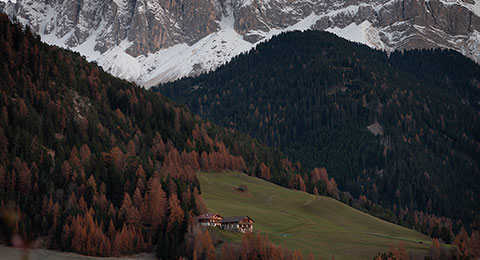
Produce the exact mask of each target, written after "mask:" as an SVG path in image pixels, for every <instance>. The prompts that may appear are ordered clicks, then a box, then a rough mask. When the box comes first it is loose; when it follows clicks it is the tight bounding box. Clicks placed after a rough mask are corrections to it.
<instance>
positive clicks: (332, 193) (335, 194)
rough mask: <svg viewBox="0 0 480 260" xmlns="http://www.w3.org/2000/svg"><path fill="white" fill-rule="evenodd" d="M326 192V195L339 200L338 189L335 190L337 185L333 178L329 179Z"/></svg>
mask: <svg viewBox="0 0 480 260" xmlns="http://www.w3.org/2000/svg"><path fill="white" fill-rule="evenodd" d="M327 192H328V195H330V196H332V197H334V198H335V199H339V198H340V197H339V192H338V188H337V183H336V182H335V180H334V179H333V178H331V179H330V181H329V182H328V185H327Z"/></svg>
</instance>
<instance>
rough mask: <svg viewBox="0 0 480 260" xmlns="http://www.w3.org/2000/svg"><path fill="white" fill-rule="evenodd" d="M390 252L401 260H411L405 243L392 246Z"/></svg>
mask: <svg viewBox="0 0 480 260" xmlns="http://www.w3.org/2000/svg"><path fill="white" fill-rule="evenodd" d="M390 252H391V253H392V256H393V257H396V259H400V260H410V255H409V254H408V252H407V250H405V247H404V245H403V243H400V244H398V245H397V246H394V245H392V246H390Z"/></svg>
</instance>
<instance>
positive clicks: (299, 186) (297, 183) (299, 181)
mask: <svg viewBox="0 0 480 260" xmlns="http://www.w3.org/2000/svg"><path fill="white" fill-rule="evenodd" d="M288 187H290V188H291V189H295V190H301V191H306V190H307V187H306V185H305V182H304V181H303V178H302V176H300V174H295V175H294V176H293V177H292V179H291V180H290V183H289V185H288Z"/></svg>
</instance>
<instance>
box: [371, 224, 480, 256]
mask: <svg viewBox="0 0 480 260" xmlns="http://www.w3.org/2000/svg"><path fill="white" fill-rule="evenodd" d="M443 243H444V242H443V241H442V240H439V239H437V238H433V239H432V244H431V245H430V250H429V253H428V255H427V256H426V257H425V260H475V259H478V257H480V232H478V231H473V232H472V234H471V235H470V236H469V235H468V233H467V232H466V231H465V230H464V229H461V231H460V232H459V234H458V235H457V236H456V237H455V241H454V245H455V246H454V247H449V248H447V247H445V246H444V244H443ZM410 259H412V257H411V254H410V253H409V252H407V250H405V247H404V246H403V244H399V245H396V246H391V247H390V250H389V252H387V253H379V254H378V255H377V256H376V257H375V258H374V260H410Z"/></svg>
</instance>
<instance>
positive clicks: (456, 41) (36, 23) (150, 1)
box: [0, 0, 480, 87]
mask: <svg viewBox="0 0 480 260" xmlns="http://www.w3.org/2000/svg"><path fill="white" fill-rule="evenodd" d="M0 10H3V11H4V12H5V13H7V14H8V15H9V16H10V17H11V18H15V19H17V20H19V21H20V22H22V23H23V24H26V25H29V26H30V28H31V29H32V30H33V31H35V32H37V33H38V34H39V35H41V36H42V40H43V41H45V42H47V43H50V44H55V45H58V46H62V47H66V48H69V49H72V50H75V51H78V52H80V53H81V54H82V55H85V56H86V57H87V58H88V59H89V60H94V61H97V62H98V64H99V65H101V66H102V67H103V68H104V69H105V70H107V71H108V72H111V73H112V74H114V75H116V76H119V77H122V78H125V79H128V80H131V81H135V82H137V83H139V84H142V85H145V86H147V87H149V86H152V85H155V84H157V83H160V82H165V81H169V80H174V79H177V78H180V77H183V76H186V75H194V74H198V73H200V72H205V71H209V70H212V69H214V68H216V67H217V66H219V65H221V64H223V63H225V62H227V61H229V60H230V59H231V58H232V57H234V56H235V55H237V54H239V53H241V52H244V51H247V50H249V49H251V48H253V47H254V46H255V45H256V44H257V43H259V42H261V41H263V40H266V39H269V38H270V37H271V36H272V35H275V34H278V33H280V32H283V31H288V30H305V29H314V30H327V31H331V32H334V33H336V34H337V35H339V36H341V37H344V38H347V39H350V40H352V41H357V42H361V43H364V44H366V45H368V46H370V47H373V48H377V49H382V50H385V51H392V50H395V49H411V48H437V47H440V48H451V49H455V50H457V51H459V52H461V53H462V54H464V55H466V56H468V57H470V58H472V59H473V60H475V61H476V62H479V61H480V0H195V1H192V0H79V1H67V0H17V1H14V2H11V1H8V0H0Z"/></svg>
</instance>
